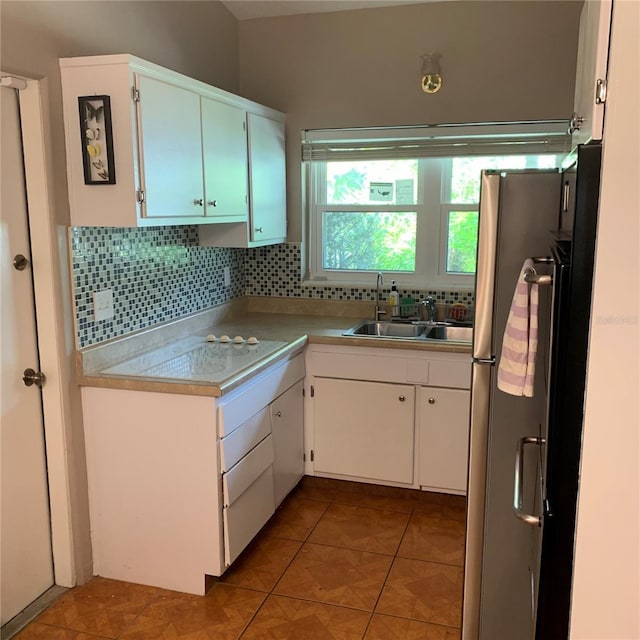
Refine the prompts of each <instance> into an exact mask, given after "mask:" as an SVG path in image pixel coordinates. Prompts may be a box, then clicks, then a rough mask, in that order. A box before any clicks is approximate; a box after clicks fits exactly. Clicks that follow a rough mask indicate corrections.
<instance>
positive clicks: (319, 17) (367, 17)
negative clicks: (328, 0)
mask: <svg viewBox="0 0 640 640" xmlns="http://www.w3.org/2000/svg"><path fill="white" fill-rule="evenodd" d="M581 8H582V2H573V1H569V2H563V1H560V0H557V1H552V2H538V1H536V2H521V1H516V2H489V1H487V2H477V1H471V2H464V1H461V2H429V3H425V4H420V5H408V6H398V7H390V8H379V9H366V10H358V11H348V12H342V13H321V14H316V15H298V16H288V17H278V18H263V19H259V20H248V21H243V22H241V23H240V90H241V93H242V94H243V95H245V96H247V97H248V98H251V99H253V100H256V101H258V102H262V103H265V104H267V105H269V106H270V107H274V108H276V109H279V110H281V111H284V112H285V113H286V114H287V122H288V124H287V135H288V149H287V154H288V161H289V165H288V173H287V181H288V189H287V196H288V201H289V240H290V241H299V240H300V239H301V238H302V207H301V198H300V191H301V184H300V182H301V181H300V163H299V157H300V155H299V149H300V145H299V140H300V131H301V130H302V129H314V128H323V127H331V128H333V127H354V126H382V125H406V124H432V123H443V122H489V121H500V120H535V119H546V118H569V117H570V115H571V112H572V104H573V90H574V78H575V64H576V50H577V42H578V25H579V20H580V11H581ZM433 51H436V52H439V53H441V54H442V60H441V64H442V71H443V78H444V84H443V88H442V90H441V91H440V92H439V93H438V94H435V95H426V94H424V93H423V92H422V90H421V88H420V65H421V60H420V56H421V55H422V54H424V53H429V52H433Z"/></svg>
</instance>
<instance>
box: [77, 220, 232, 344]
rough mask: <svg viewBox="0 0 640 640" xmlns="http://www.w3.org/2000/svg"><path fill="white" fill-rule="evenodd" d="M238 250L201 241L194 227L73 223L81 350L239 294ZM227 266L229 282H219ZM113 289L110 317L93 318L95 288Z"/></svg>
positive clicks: (78, 336)
mask: <svg viewBox="0 0 640 640" xmlns="http://www.w3.org/2000/svg"><path fill="white" fill-rule="evenodd" d="M244 253H245V250H243V249H227V248H213V247H200V246H199V245H198V230H197V227H193V226H191V227H189V226H181V227H148V228H146V229H129V228H126V229H124V228H111V227H73V228H72V229H71V259H72V267H73V283H74V299H75V312H76V331H77V343H78V347H79V348H83V347H86V346H89V345H91V344H95V343H97V342H101V341H103V340H107V339H109V338H115V337H117V336H122V335H124V334H127V333H131V332H132V331H137V330H139V329H145V328H148V327H151V326H153V325H156V324H159V323H162V322H166V321H168V320H176V319H178V318H181V317H183V316H186V315H189V314H190V313H195V312H196V311H202V310H204V309H207V308H209V307H212V306H214V305H217V304H222V303H223V302H227V301H229V300H232V299H233V298H237V297H239V296H241V295H242V294H243V292H244ZM224 267H229V268H230V272H231V286H230V287H225V286H224ZM104 289H111V290H112V291H113V307H114V311H115V315H114V317H113V318H111V319H109V320H103V321H100V322H95V321H94V317H93V298H92V294H93V292H94V291H102V290H104Z"/></svg>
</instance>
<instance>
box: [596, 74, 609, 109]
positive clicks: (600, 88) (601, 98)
mask: <svg viewBox="0 0 640 640" xmlns="http://www.w3.org/2000/svg"><path fill="white" fill-rule="evenodd" d="M606 101H607V81H606V80H605V79H602V78H598V79H597V80H596V104H604V103H605V102H606Z"/></svg>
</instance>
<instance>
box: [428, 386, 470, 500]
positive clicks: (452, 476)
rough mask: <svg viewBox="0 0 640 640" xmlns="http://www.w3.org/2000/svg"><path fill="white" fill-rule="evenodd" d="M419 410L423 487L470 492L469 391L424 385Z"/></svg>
mask: <svg viewBox="0 0 640 640" xmlns="http://www.w3.org/2000/svg"><path fill="white" fill-rule="evenodd" d="M417 409H418V410H417V424H418V440H419V456H418V468H419V474H418V476H419V484H420V486H421V487H423V488H425V489H435V490H439V491H443V490H444V491H453V492H456V493H462V492H466V490H467V463H468V449H469V392H468V391H466V390H461V389H439V388H435V387H421V388H420V389H419V390H418V407H417Z"/></svg>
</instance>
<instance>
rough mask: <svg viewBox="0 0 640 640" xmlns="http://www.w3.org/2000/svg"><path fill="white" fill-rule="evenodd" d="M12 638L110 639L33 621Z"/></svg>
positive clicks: (15, 639)
mask: <svg viewBox="0 0 640 640" xmlns="http://www.w3.org/2000/svg"><path fill="white" fill-rule="evenodd" d="M13 640H111V639H110V638H109V636H97V635H94V634H93V633H84V632H82V631H73V630H72V629H62V628H61V627H52V626H51V625H48V624H40V623H39V622H34V623H32V624H30V625H29V626H27V627H26V628H25V629H23V630H22V631H21V632H20V633H18V634H17V635H15V636H14V637H13Z"/></svg>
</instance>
